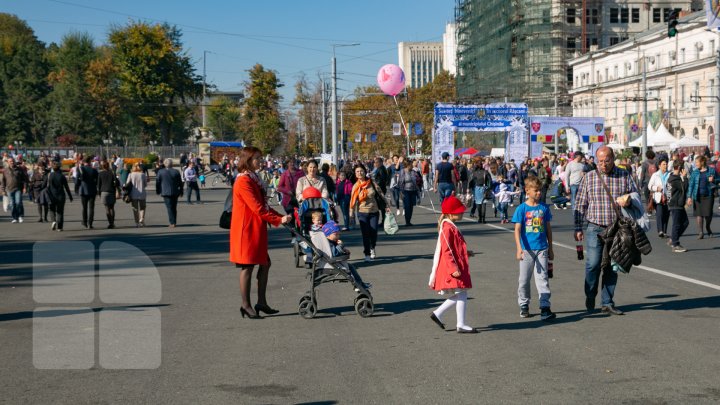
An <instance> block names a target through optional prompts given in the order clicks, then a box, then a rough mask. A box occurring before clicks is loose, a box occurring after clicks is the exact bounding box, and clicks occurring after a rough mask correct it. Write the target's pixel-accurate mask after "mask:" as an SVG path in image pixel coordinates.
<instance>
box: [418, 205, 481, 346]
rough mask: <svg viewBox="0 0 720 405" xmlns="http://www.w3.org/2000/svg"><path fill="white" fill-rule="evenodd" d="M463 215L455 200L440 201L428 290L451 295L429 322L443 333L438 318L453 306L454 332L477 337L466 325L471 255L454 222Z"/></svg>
mask: <svg viewBox="0 0 720 405" xmlns="http://www.w3.org/2000/svg"><path fill="white" fill-rule="evenodd" d="M463 213H465V206H464V205H463V203H462V202H461V201H460V200H458V199H457V198H456V197H455V196H450V197H448V198H446V199H445V200H444V201H443V203H442V215H441V216H440V220H439V221H438V222H439V224H438V228H439V234H438V241H437V246H436V247H435V257H434V258H433V267H432V273H431V274H430V280H429V286H430V288H431V289H433V290H435V291H437V292H438V293H439V294H442V295H444V294H450V297H449V298H448V299H447V300H445V302H443V303H442V305H440V307H439V308H438V309H436V310H435V311H433V313H432V314H431V315H430V319H432V320H433V322H435V323H436V324H437V325H438V326H440V328H442V329H443V330H445V324H443V323H442V322H441V321H440V318H442V315H443V313H444V312H445V311H447V310H448V309H450V308H452V307H453V306H455V310H456V313H457V332H458V333H477V332H478V331H477V329H475V328H472V327H470V326H467V325H466V324H465V304H466V303H467V290H468V289H470V288H472V282H471V281H470V265H469V264H468V257H469V256H473V255H474V253H473V252H472V251H470V250H467V245H466V244H465V238H463V236H462V233H460V230H459V229H458V228H457V226H456V225H455V222H456V221H460V220H462V217H463Z"/></svg>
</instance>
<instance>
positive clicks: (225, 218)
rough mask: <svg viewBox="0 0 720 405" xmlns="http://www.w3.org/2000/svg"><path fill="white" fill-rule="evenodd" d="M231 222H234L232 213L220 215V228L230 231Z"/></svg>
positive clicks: (224, 212)
mask: <svg viewBox="0 0 720 405" xmlns="http://www.w3.org/2000/svg"><path fill="white" fill-rule="evenodd" d="M231 222H232V211H231V212H227V211H223V212H222V214H220V228H222V229H230V223H231Z"/></svg>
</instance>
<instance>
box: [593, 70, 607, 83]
mask: <svg viewBox="0 0 720 405" xmlns="http://www.w3.org/2000/svg"><path fill="white" fill-rule="evenodd" d="M606 78H607V77H606ZM595 83H598V84H599V83H602V76H600V71H599V70H596V71H595Z"/></svg>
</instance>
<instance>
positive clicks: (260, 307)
mask: <svg viewBox="0 0 720 405" xmlns="http://www.w3.org/2000/svg"><path fill="white" fill-rule="evenodd" d="M239 160H240V161H239V163H238V173H239V174H238V176H237V178H236V179H235V184H234V185H233V210H232V221H231V223H230V261H231V262H233V263H235V266H236V267H239V268H240V295H242V307H240V313H241V314H242V316H243V318H244V317H245V315H247V316H248V317H249V318H250V319H260V318H262V317H261V316H260V311H262V312H265V313H267V314H275V313H277V312H278V311H277V310H276V309H272V308H270V306H268V304H267V300H266V298H265V290H266V289H267V283H268V273H269V272H270V255H269V254H268V231H267V224H268V223H269V224H272V225H275V226H278V225H280V224H285V223H288V222H289V221H290V219H291V218H292V217H291V216H290V215H286V216H283V215H281V214H279V213H278V212H277V211H275V210H273V209H272V208H270V205H268V203H267V195H266V191H265V188H264V187H265V186H264V185H263V183H262V182H261V181H260V178H259V177H258V176H257V174H255V171H256V170H259V169H260V167H262V164H263V158H262V154H261V153H260V150H259V149H258V148H255V147H247V148H243V150H242V151H241V152H240V156H239ZM255 265H258V273H257V282H258V301H257V305H255V308H254V309H253V307H252V305H251V304H250V283H251V280H252V272H253V268H254V267H255Z"/></svg>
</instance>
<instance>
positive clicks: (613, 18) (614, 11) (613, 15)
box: [610, 8, 620, 24]
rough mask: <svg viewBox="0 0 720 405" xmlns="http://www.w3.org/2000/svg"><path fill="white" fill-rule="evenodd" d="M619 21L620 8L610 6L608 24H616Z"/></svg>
mask: <svg viewBox="0 0 720 405" xmlns="http://www.w3.org/2000/svg"><path fill="white" fill-rule="evenodd" d="M619 22H620V9H619V8H611V9H610V24H617V23H619Z"/></svg>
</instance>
